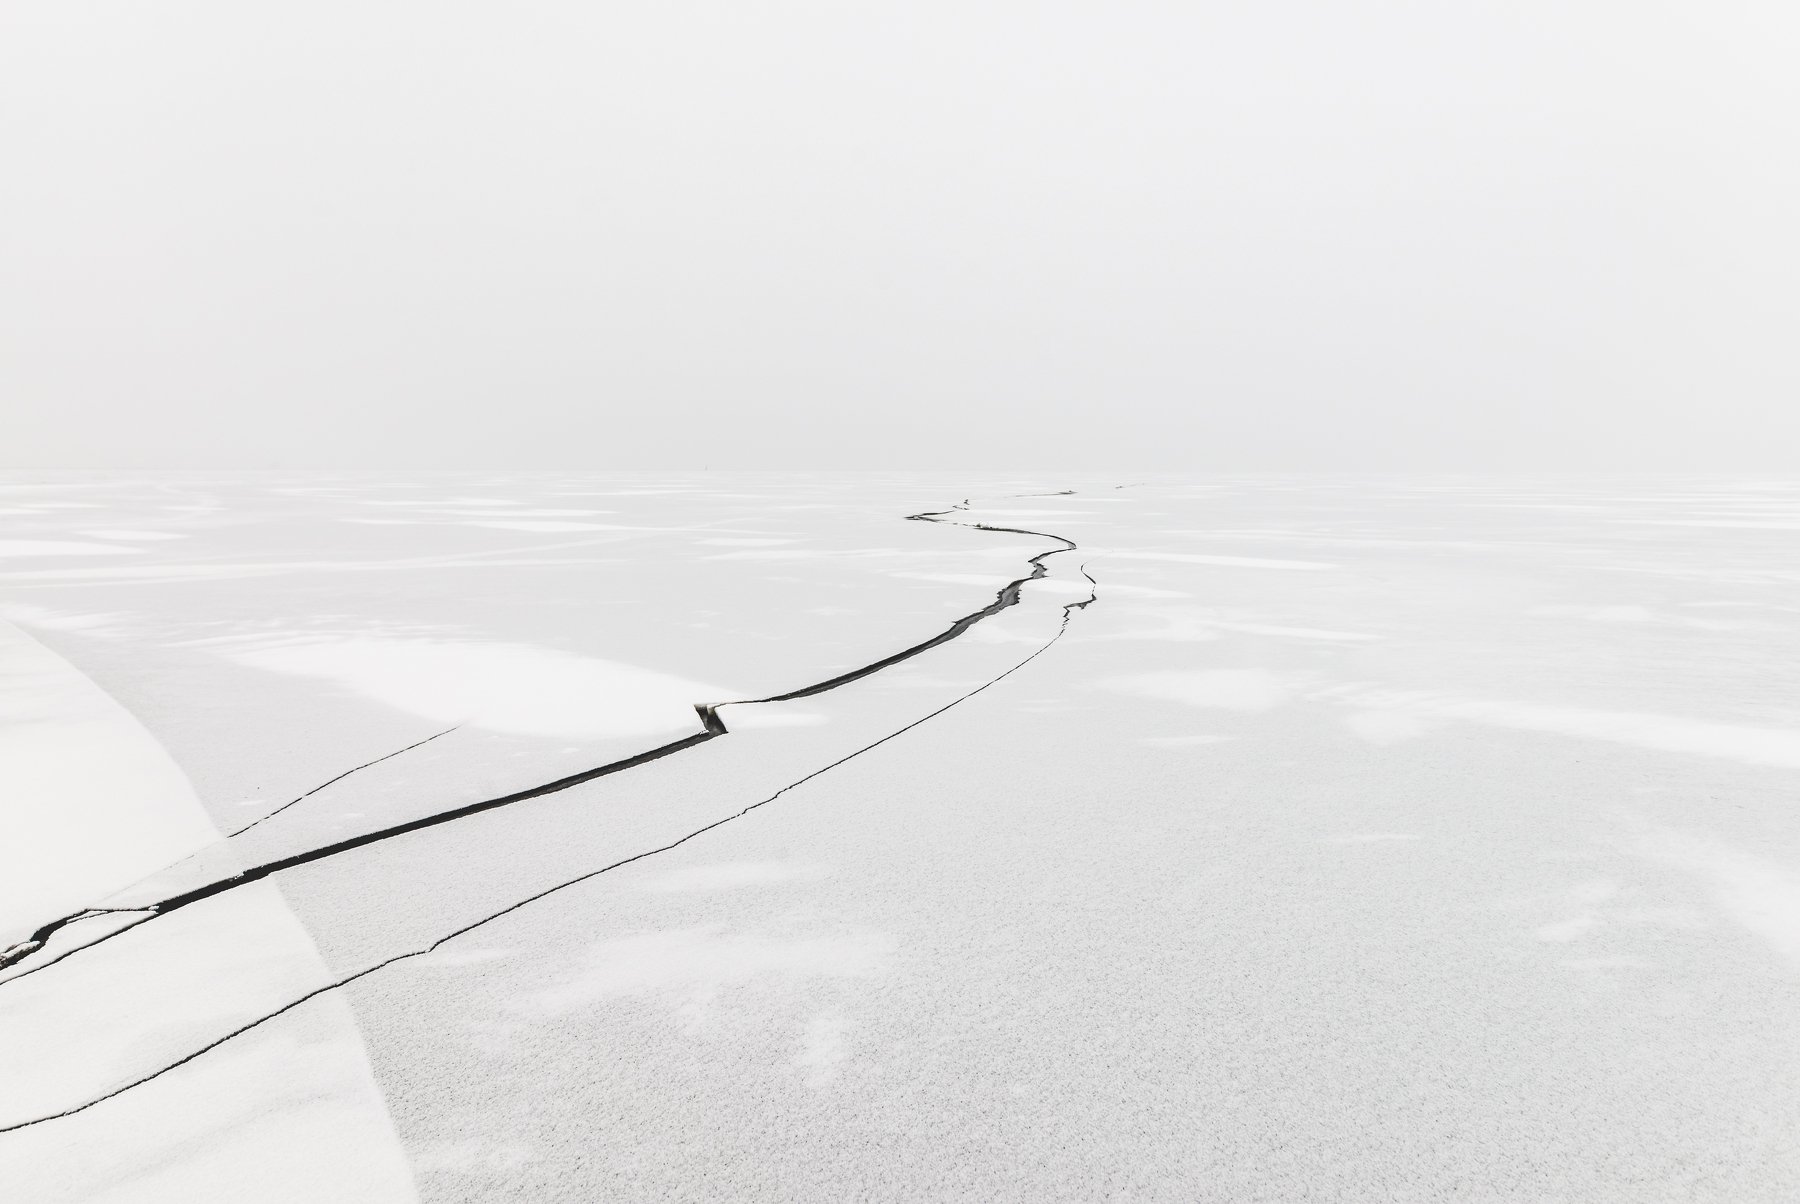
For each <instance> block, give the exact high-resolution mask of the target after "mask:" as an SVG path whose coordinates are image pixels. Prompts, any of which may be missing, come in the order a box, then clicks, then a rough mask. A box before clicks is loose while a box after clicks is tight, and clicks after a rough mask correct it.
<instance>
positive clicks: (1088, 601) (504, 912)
mask: <svg viewBox="0 0 1800 1204" xmlns="http://www.w3.org/2000/svg"><path fill="white" fill-rule="evenodd" d="M988 529H993V528H988ZM1052 538H1055V537H1052ZM1064 542H1067V541H1064ZM1071 546H1073V545H1071ZM1059 550H1061V549H1059ZM1080 572H1081V575H1082V576H1083V577H1085V578H1086V579H1087V582H1088V586H1089V590H1088V596H1087V597H1086V598H1083V599H1082V600H1081V601H1079V602H1068V603H1065V604H1064V605H1063V607H1062V621H1061V622H1060V623H1059V624H1058V626H1057V629H1056V632H1055V634H1053V635H1052V636H1051V637H1050V638H1049V639H1048V640H1045V641H1044V643H1043V644H1041V645H1039V646H1038V647H1037V648H1036V649H1034V650H1033V651H1032V652H1031V654H1030V655H1029V656H1027V657H1025V658H1024V659H1022V660H1020V661H1018V662H1017V663H1015V664H1014V665H1012V666H1011V667H1010V668H1008V669H1007V670H1005V671H1004V672H1003V673H1000V674H998V675H997V676H995V677H993V678H990V679H989V680H987V681H984V682H982V683H981V684H980V685H979V686H976V687H975V688H974V689H972V690H970V691H968V692H967V693H965V694H962V695H959V696H958V697H956V698H954V699H952V700H950V701H949V702H947V703H945V704H944V705H943V706H941V707H938V708H937V709H936V710H934V711H930V712H928V713H927V714H924V715H921V716H920V717H919V718H917V719H914V720H913V721H912V722H911V723H908V724H906V725H905V726H903V727H899V728H896V729H894V730H893V731H891V732H889V733H888V734H887V735H885V736H882V737H881V738H880V739H878V740H874V741H871V742H870V743H868V744H865V745H863V746H862V747H861V748H858V749H856V750H855V751H853V752H850V753H846V754H845V755H844V756H842V757H839V758H838V759H837V760H835V761H833V762H831V763H830V764H829V765H825V766H823V767H821V768H819V769H815V770H813V771H812V772H811V773H809V774H807V775H805V776H804V777H801V778H797V779H795V780H794V781H792V782H789V783H788V784H787V785H786V786H783V787H782V788H781V789H779V790H777V791H776V792H775V793H773V794H771V795H769V796H768V797H767V798H764V799H760V800H758V801H757V802H754V803H751V804H750V805H749V806H747V807H744V808H742V809H741V810H738V811H734V812H732V813H731V814H729V815H726V816H722V817H721V818H719V819H716V820H714V821H713V822H712V823H709V824H706V825H705V826H703V827H699V828H695V829H694V830H693V831H691V832H689V833H687V834H686V835H685V836H681V837H679V838H677V839H675V840H672V841H670V842H669V843H667V844H664V845H660V846H658V847H656V848H654V849H646V850H644V851H643V852H641V853H634V854H632V855H631V856H629V857H624V858H621V859H619V860H618V861H614V862H611V863H610V864H608V865H603V866H601V867H599V868H598V869H593V870H589V871H587V872H586V873H584V874H579V875H577V876H575V877H573V878H569V879H565V880H564V881H562V882H558V883H557V884H555V885H554V886H549V887H546V888H544V889H543V890H540V891H538V892H536V893H535V894H531V895H527V896H526V897H525V898H523V899H519V900H517V901H515V902H512V903H509V904H507V905H506V906H505V907H502V908H501V909H499V910H498V911H494V912H490V913H489V914H487V915H485V916H482V917H481V918H480V919H477V920H473V921H471V922H470V923H467V924H464V925H463V926H462V927H460V928H457V929H455V930H454V931H452V932H449V933H446V934H445V935H443V936H441V937H438V938H437V939H436V940H434V941H431V942H430V943H429V944H426V945H423V946H421V947H419V948H417V949H409V950H407V951H406V952H404V953H397V954H395V955H394V956H392V957H389V958H385V959H384V960H382V961H379V962H376V963H375V964H373V965H371V966H366V967H364V968H363V969H361V970H358V971H356V972H355V973H352V974H346V975H345V976H343V977H342V978H339V979H335V980H333V981H331V982H328V983H325V984H323V985H321V986H319V987H315V988H314V989H313V990H311V991H308V992H306V993H305V994H303V995H300V996H298V997H296V998H294V999H291V1000H289V1001H288V1002H287V1003H284V1004H282V1005H281V1006H280V1007H278V1008H276V1009H274V1010H273V1011H270V1012H266V1013H264V1014H263V1015H261V1016H258V1017H257V1018H255V1019H254V1020H251V1021H249V1022H247V1023H245V1024H242V1025H239V1026H238V1027H237V1028H234V1029H232V1030H231V1031H230V1032H228V1033H225V1034H224V1035H222V1036H220V1037H218V1038H216V1039H214V1040H212V1041H209V1042H207V1043H206V1044H205V1045H202V1046H200V1047H199V1048H197V1049H195V1050H193V1051H191V1052H189V1053H187V1054H185V1055H183V1056H182V1057H180V1058H177V1059H175V1060H174V1061H172V1062H169V1063H167V1064H165V1065H163V1066H160V1067H158V1068H157V1069H155V1070H152V1071H150V1072H149V1073H147V1074H144V1075H142V1076H140V1077H138V1078H136V1079H133V1080H132V1081H131V1082H128V1083H123V1084H121V1085H119V1086H117V1087H115V1088H113V1089H112V1090H111V1091H108V1092H106V1093H105V1094H104V1095H98V1096H95V1097H94V1098H93V1099H90V1100H86V1101H85V1102H83V1103H80V1104H77V1105H75V1106H74V1107H71V1108H65V1109H64V1110H62V1111H61V1112H52V1113H49V1114H47V1115H44V1116H38V1117H34V1118H32V1119H30V1120H23V1121H17V1122H14V1123H13V1124H10V1125H0V1133H10V1132H14V1131H16V1130H19V1129H25V1128H29V1127H31V1126H33V1125H40V1124H45V1123H47V1122H49V1121H54V1120H61V1119H63V1118H64V1117H68V1116H74V1115H75V1114H76V1113H78V1112H85V1111H87V1110H88V1109H89V1108H92V1107H94V1106H95V1105H97V1104H103V1103H105V1102H106V1101H107V1100H110V1099H114V1098H116V1097H118V1096H120V1095H123V1094H124V1093H125V1092H127V1091H131V1090H133V1089H135V1088H137V1087H141V1086H143V1085H144V1084H145V1083H149V1082H151V1081H153V1080H155V1079H158V1078H161V1077H162V1076H163V1075H165V1074H168V1073H169V1072H170V1071H172V1070H176V1069H179V1068H180V1067H182V1066H185V1065H187V1064H188V1063H189V1062H192V1061H193V1060H194V1059H196V1058H199V1057H201V1056H203V1055H205V1054H207V1053H210V1052H211V1051H212V1050H215V1049H217V1048H219V1047H220V1046H221V1045H224V1044H225V1043H226V1042H228V1041H231V1040H233V1039H235V1038H237V1037H241V1036H243V1035H244V1034H245V1033H248V1032H251V1031H252V1030H254V1029H256V1028H259V1027H261V1026H262V1025H264V1024H267V1023H268V1022H269V1021H271V1020H274V1019H277V1018H278V1017H281V1016H284V1015H286V1014H287V1013H288V1012H291V1011H293V1010H294V1009H295V1008H297V1007H299V1006H301V1005H302V1004H304V1003H307V1002H309V1001H311V1000H313V999H316V998H318V997H319V996H321V995H324V994H327V993H329V992H331V991H336V990H338V989H340V988H342V987H346V986H349V985H350V984H351V983H354V982H356V981H358V980H360V979H363V978H367V977H368V976H370V975H371V974H374V973H376V972H377V971H380V970H385V969H387V968H388V967H389V966H393V965H397V964H398V963H400V962H404V961H409V960H411V959H413V958H416V957H423V956H425V955H426V954H429V953H434V952H436V951H437V950H438V949H441V948H443V947H444V946H445V945H447V944H449V943H450V942H451V941H454V940H456V939H458V938H459V937H463V936H466V935H468V934H469V933H471V932H474V931H475V930H476V929H479V928H483V927H485V926H487V925H488V924H492V923H493V922H494V921H496V920H499V919H501V918H502V917H505V916H508V915H511V914H513V913H514V912H517V911H520V910H522V909H524V908H526V907H529V906H531V905H532V904H534V903H537V902H539V901H541V900H543V899H547V898H549V897H550V896H552V895H554V894H557V893H559V892H561V891H565V890H568V889H569V888H571V887H574V886H579V885H580V884H582V883H583V882H589V881H592V880H593V879H595V878H598V877H600V876H601V875H603V874H609V873H611V872H612V871H614V870H616V869H621V868H623V867H625V866H628V865H631V864H632V863H633V862H638V861H643V860H644V859H646V858H649V857H655V856H657V855H658V854H661V853H667V852H669V851H670V850H672V849H677V848H680V847H681V846H682V845H684V844H687V843H688V842H689V841H691V840H694V839H696V838H697V837H700V836H703V835H705V834H706V833H708V832H711V831H713V830H714V829H716V828H721V827H723V826H725V825H726V824H729V823H732V822H733V821H735V820H739V819H742V818H743V817H744V816H746V815H749V814H750V813H751V812H752V811H755V810H757V809H758V808H760V807H766V806H768V805H769V804H770V803H772V802H774V801H775V800H776V799H779V798H780V797H782V796H783V795H785V794H787V793H788V792H790V791H792V790H796V789H798V788H799V787H801V786H804V785H805V784H806V783H808V782H810V781H812V780H813V779H815V778H818V777H820V776H822V775H824V774H827V773H830V772H831V771H832V770H834V769H836V768H838V767H839V766H840V765H843V764H845V763H847V762H849V761H853V760H855V759H856V758H857V757H860V756H862V755H863V754H864V753H867V752H871V751H873V750H874V749H877V748H880V747H881V746H882V745H884V744H886V743H888V742H889V741H890V740H894V739H897V738H899V737H900V736H903V735H905V734H906V733H907V732H910V731H912V730H913V729H914V728H916V727H918V726H920V725H921V724H924V723H929V722H930V721H931V720H933V719H935V718H937V717H938V716H939V715H942V714H943V713H944V712H946V711H948V710H951V709H952V708H954V707H957V706H960V705H962V704H963V703H965V702H967V701H968V700H969V699H971V698H973V697H975V696H976V695H977V694H980V693H982V692H983V691H985V690H989V689H991V688H993V687H994V686H996V685H998V684H1000V683H1001V682H1002V681H1005V680H1006V679H1007V678H1009V677H1011V676H1012V675H1013V674H1014V673H1017V672H1018V671H1019V670H1020V669H1023V668H1024V667H1025V666H1026V665H1028V664H1030V663H1031V662H1032V661H1034V660H1036V659H1037V658H1038V657H1040V656H1042V655H1043V654H1044V653H1045V652H1048V651H1049V650H1050V648H1051V647H1052V646H1053V645H1054V644H1055V643H1056V642H1057V641H1058V640H1060V639H1062V638H1063V636H1064V635H1065V634H1067V632H1068V630H1069V619H1070V617H1071V616H1072V615H1073V614H1074V613H1075V612H1076V611H1078V610H1085V609H1086V608H1087V607H1088V606H1090V605H1092V604H1093V603H1094V602H1095V601H1096V600H1097V599H1098V597H1099V587H1098V584H1097V583H1096V582H1095V580H1094V578H1093V576H1092V575H1091V574H1090V573H1089V572H1088V571H1087V566H1085V565H1083V566H1081V568H1080ZM1039 575H1040V576H1041V575H1042V574H1039ZM1015 584H1016V583H1015ZM940 642H941V641H940ZM888 663H891V662H888ZM795 696H796V697H798V696H800V695H795ZM758 701H762V700H758ZM718 705H720V706H724V705H730V704H725V703H720V704H718Z"/></svg>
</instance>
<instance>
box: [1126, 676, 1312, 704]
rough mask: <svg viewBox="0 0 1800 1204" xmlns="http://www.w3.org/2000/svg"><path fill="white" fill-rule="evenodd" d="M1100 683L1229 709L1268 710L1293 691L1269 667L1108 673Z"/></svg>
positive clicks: (1131, 691) (1151, 695)
mask: <svg viewBox="0 0 1800 1204" xmlns="http://www.w3.org/2000/svg"><path fill="white" fill-rule="evenodd" d="M1100 684H1101V686H1102V687H1104V688H1106V689H1108V690H1117V691H1118V692H1120V693H1122V694H1137V695H1141V696H1143V697H1145V698H1160V699H1164V700H1167V701H1169V702H1179V703H1184V704H1186V705H1187V706H1191V707H1218V708H1221V709H1224V710H1229V711H1266V710H1269V709H1270V708H1271V707H1277V706H1280V705H1281V704H1282V703H1284V702H1286V701H1287V700H1288V698H1289V696H1290V695H1291V694H1292V693H1293V691H1292V690H1291V689H1290V688H1289V686H1288V684H1287V682H1286V681H1284V680H1283V679H1282V678H1280V677H1278V676H1276V675H1275V674H1273V673H1271V672H1269V671H1268V670H1267V669H1191V670H1180V669H1165V670H1163V671H1161V672H1158V673H1136V674H1131V675H1128V676H1124V677H1109V678H1107V679H1106V680H1105V681H1102V682H1101V683H1100Z"/></svg>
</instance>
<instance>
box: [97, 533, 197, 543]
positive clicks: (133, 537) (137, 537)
mask: <svg viewBox="0 0 1800 1204" xmlns="http://www.w3.org/2000/svg"><path fill="white" fill-rule="evenodd" d="M77 534H79V535H84V536H86V537H87V538H89V539H112V540H123V541H124V542H126V543H133V542H139V543H153V542H156V541H158V540H163V539H186V538H187V536H186V535H183V534H178V533H176V532H174V531H80V532H77Z"/></svg>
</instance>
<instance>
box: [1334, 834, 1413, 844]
mask: <svg viewBox="0 0 1800 1204" xmlns="http://www.w3.org/2000/svg"><path fill="white" fill-rule="evenodd" d="M1417 839H1419V838H1418V837H1417V836H1416V835H1414V834H1413V833H1411V832H1352V833H1350V834H1349V835H1347V836H1328V837H1326V838H1325V843H1326V844H1405V843H1407V842H1408V841H1414V840H1417Z"/></svg>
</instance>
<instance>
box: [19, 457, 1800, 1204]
mask: <svg viewBox="0 0 1800 1204" xmlns="http://www.w3.org/2000/svg"><path fill="white" fill-rule="evenodd" d="M1064 491H1071V492H1064ZM1797 532H1800V483H1796V482H1788V481H1778V480H1777V481H1764V480H1725V479H1716V478H1705V479H1702V478H1683V479H1641V478H1640V479H1632V480H1583V481H1573V480H1555V479H1524V478H1520V479H1493V478H1490V479H1482V480H1460V479H1441V480H1440V479H1430V480H1428V479H1351V478H1329V479H1328V478H1301V477H1291V478H1290V477H1243V478H1232V477H1211V478H1195V479H1176V478H1167V477H1163V478H1150V479H1141V478H1100V477H1095V476H1092V475H1088V474H1071V475H1070V476H1068V477H1054V476H1031V477H1025V476H1016V475H1006V474H993V475H989V476H985V477H951V476H946V475H931V474H868V475H856V476H852V475H848V474H816V475H789V476H779V477H778V476H763V475H730V474H711V473H691V474H637V475H617V474H614V475H601V474H577V473H568V474H416V475H411V476H395V475H380V474H304V473H287V474H259V475H252V474H241V475H240V474H161V475H158V474H145V475H137V476H125V475H114V476H104V475H97V474H12V475H10V476H7V477H3V478H0V637H3V638H0V754H3V755H0V811H3V812H4V818H5V824H6V827H5V830H6V831H7V832H8V833H9V840H8V841H6V842H5V843H4V844H3V845H0V949H6V948H10V952H8V953H6V954H3V955H0V961H4V962H6V965H5V966H4V968H0V1031H4V1032H5V1033H6V1034H7V1040H6V1041H5V1042H3V1043H0V1047H3V1048H4V1053H3V1054H0V1083H3V1084H4V1085H5V1086H4V1088H3V1089H0V1182H6V1183H9V1184H15V1185H18V1186H19V1187H20V1190H22V1191H23V1192H24V1195H23V1196H22V1198H25V1199H30V1200H33V1201H37V1200H43V1201H71V1202H73V1201H88V1200H116V1201H122V1202H132V1204H137V1202H143V1201H177V1200H180V1201H187V1200H210V1199H220V1200H223V1199H258V1200H263V1199H269V1200H283V1201H287V1200H293V1201H310V1200H331V1201H363V1200H366V1201H411V1200H422V1201H430V1202H439V1201H443V1202H448V1201H464V1200H481V1201H487V1200H502V1199H520V1200H532V1201H557V1200H570V1201H592V1200H615V1199H616V1200H644V1199H668V1200H725V1199H730V1200H769V1201H821V1202H824V1201H841V1200H848V1199H882V1200H889V1199H892V1200H919V1201H940V1200H983V1201H991V1200H1017V1201H1045V1200H1071V1201H1075V1200H1081V1201H1087V1200H1100V1199H1143V1200H1180V1201H1193V1200H1217V1201H1233V1202H1235V1201H1244V1200H1253V1199H1268V1200H1344V1201H1363V1200H1371V1199H1381V1200H1400V1201H1411V1200H1418V1201H1427V1200H1440V1199H1468V1200H1496V1201H1500V1200H1530V1201H1570V1202H1577V1201H1580V1202H1593V1201H1643V1200H1663V1199H1668V1200H1674V1199H1682V1200H1703V1201H1721V1202H1739V1201H1743V1202H1759V1201H1769V1202H1775V1201H1788V1200H1792V1199H1795V1198H1800V1021H1796V1017H1800V809H1797V808H1796V807H1795V805H1794V801H1795V798H1796V797H1797V789H1800V596H1796V594H1795V586H1796V584H1800V569H1797V568H1796V566H1797V565H1800V555H1797V554H1796V553H1800V544H1797V542H1796V541H1797ZM1034 558H1035V560H1034ZM87 909H97V910H94V911H92V912H90V911H88V910H87ZM270 1168H284V1169H282V1170H280V1172H279V1173H275V1174H271V1171H270Z"/></svg>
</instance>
